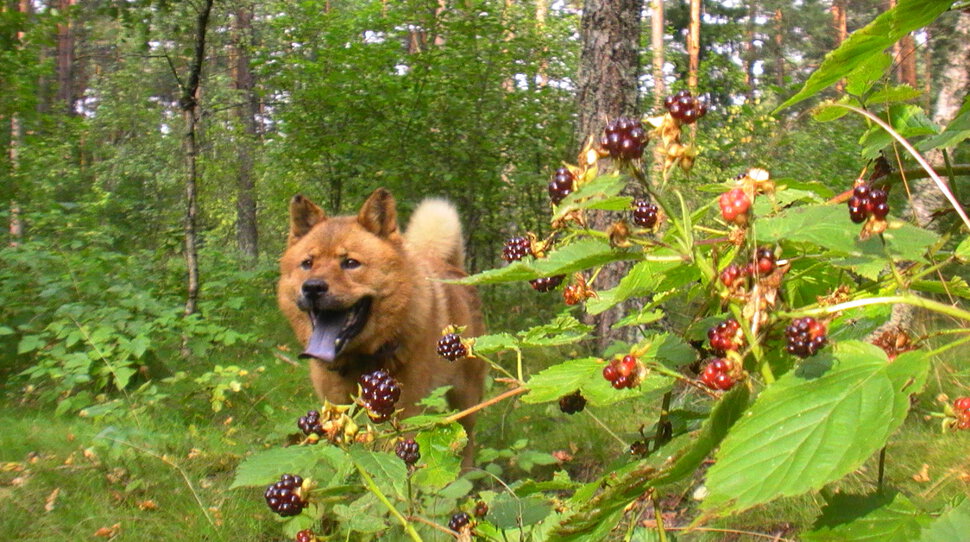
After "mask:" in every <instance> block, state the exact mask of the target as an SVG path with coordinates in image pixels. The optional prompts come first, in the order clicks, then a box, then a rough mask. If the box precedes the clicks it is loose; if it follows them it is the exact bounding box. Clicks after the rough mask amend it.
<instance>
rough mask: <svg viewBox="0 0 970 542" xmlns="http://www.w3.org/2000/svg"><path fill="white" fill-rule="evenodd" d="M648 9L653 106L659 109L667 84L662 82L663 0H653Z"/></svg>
mask: <svg viewBox="0 0 970 542" xmlns="http://www.w3.org/2000/svg"><path fill="white" fill-rule="evenodd" d="M652 4H653V5H652V7H651V10H650V49H651V51H650V52H651V54H652V55H653V107H654V109H657V110H658V111H659V110H660V106H661V105H663V101H664V95H665V94H666V93H667V85H666V84H665V83H664V0H653V2H652Z"/></svg>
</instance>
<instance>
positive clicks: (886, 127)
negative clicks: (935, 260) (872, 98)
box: [833, 103, 970, 228]
mask: <svg viewBox="0 0 970 542" xmlns="http://www.w3.org/2000/svg"><path fill="white" fill-rule="evenodd" d="M833 105H834V106H835V107H842V108H845V109H848V110H849V111H853V112H855V113H858V114H860V115H862V116H864V117H866V118H867V119H869V120H871V121H872V122H874V123H876V124H878V125H879V127H880V128H882V129H883V130H885V131H886V132H887V133H888V134H889V135H890V136H892V137H893V138H894V139H895V140H896V141H898V142H899V144H900V145H902V146H903V148H904V149H906V151H907V152H909V154H910V155H912V157H913V158H915V159H916V161H917V162H918V163H919V165H920V166H921V167H922V168H923V169H925V170H926V173H927V174H928V175H929V176H930V178H931V179H933V182H934V183H936V187H937V188H938V189H939V190H940V192H942V193H943V196H944V197H946V199H947V201H949V202H950V205H951V206H952V207H953V210H954V211H956V212H957V214H958V215H960V218H961V219H962V220H963V223H964V224H965V225H966V226H967V228H970V218H968V217H967V213H966V212H964V210H963V207H961V206H960V202H959V201H957V199H956V197H955V196H954V195H953V192H951V191H950V188H949V187H947V185H946V183H944V182H943V179H940V176H939V175H937V174H936V171H934V170H933V167H932V166H930V164H929V163H928V162H927V161H926V159H925V158H923V156H922V155H921V154H920V153H919V152H918V151H917V150H916V149H915V148H914V147H913V146H912V145H911V144H910V143H909V141H906V138H904V137H903V136H901V135H899V134H898V133H897V132H896V130H893V127H892V126H890V125H889V124H887V123H886V121H884V120H882V119H881V118H879V117H878V116H876V115H874V114H872V113H871V112H869V111H866V110H864V109H860V108H858V107H855V106H853V105H847V104H838V103H837V104H833Z"/></svg>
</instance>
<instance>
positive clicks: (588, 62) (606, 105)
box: [575, 0, 643, 347]
mask: <svg viewBox="0 0 970 542" xmlns="http://www.w3.org/2000/svg"><path fill="white" fill-rule="evenodd" d="M642 8H643V3H642V0H586V2H585V4H584V7H583V16H582V20H581V22H580V36H581V41H582V51H581V53H580V59H579V73H578V75H577V85H578V88H577V103H578V108H577V109H578V112H579V119H578V124H577V127H576V132H575V146H576V148H577V149H579V148H580V147H581V146H582V145H583V143H584V142H585V141H586V139H587V138H588V137H589V136H590V135H594V134H597V133H599V132H600V131H601V130H602V129H603V127H604V126H605V124H606V123H607V122H608V121H609V120H610V119H614V118H616V117H619V116H624V115H626V116H632V115H634V114H635V112H636V109H637V78H638V76H639V73H640V64H639V55H638V45H639V43H640V14H641V10H642ZM608 223H609V217H608V216H607V215H606V214H605V213H598V214H594V215H593V216H592V217H591V220H590V225H591V226H592V227H593V228H596V229H600V230H603V229H605V228H606V227H607V225H608ZM627 268H628V266H621V265H616V266H611V267H607V268H605V269H603V270H602V271H601V272H600V274H599V277H598V278H597V279H596V280H597V283H596V287H597V288H599V289H605V288H610V287H613V286H615V285H616V284H617V283H618V282H619V280H620V278H621V277H623V276H624V275H625V274H626V269H627ZM623 310H624V308H623V307H615V308H614V309H612V310H609V311H606V312H604V313H601V314H599V315H597V316H595V317H593V318H592V324H593V326H594V328H595V333H596V336H597V342H598V343H599V346H600V347H604V346H605V345H607V344H609V342H610V341H611V340H612V339H614V338H616V337H618V336H620V335H621V334H619V333H616V334H614V333H611V329H610V326H611V325H612V324H613V323H614V322H616V321H617V319H618V318H619V317H620V316H622V314H623Z"/></svg>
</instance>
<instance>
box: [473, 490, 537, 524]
mask: <svg viewBox="0 0 970 542" xmlns="http://www.w3.org/2000/svg"><path fill="white" fill-rule="evenodd" d="M551 511H552V505H550V504H549V502H548V501H547V500H546V499H544V498H542V497H539V496H536V495H531V496H528V497H523V498H518V497H516V496H515V495H511V494H509V493H502V494H501V495H499V496H497V497H495V499H493V500H492V504H491V505H490V506H489V509H488V520H489V521H490V522H491V523H492V524H493V525H495V526H496V527H498V528H499V529H514V528H516V527H519V526H520V525H534V524H536V523H539V522H540V521H542V520H544V519H546V516H548V515H549V512H551Z"/></svg>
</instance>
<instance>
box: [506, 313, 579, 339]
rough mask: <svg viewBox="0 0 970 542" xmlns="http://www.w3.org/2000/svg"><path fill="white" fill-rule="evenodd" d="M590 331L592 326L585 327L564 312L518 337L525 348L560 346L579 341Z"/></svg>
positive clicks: (521, 333)
mask: <svg viewBox="0 0 970 542" xmlns="http://www.w3.org/2000/svg"><path fill="white" fill-rule="evenodd" d="M592 330H593V326H590V325H586V324H584V323H582V322H580V321H579V320H577V319H576V318H575V317H573V316H572V315H571V314H569V313H568V312H564V313H562V314H560V315H559V316H557V317H556V318H555V320H553V321H552V322H550V323H548V324H543V325H539V326H535V327H533V328H531V329H528V330H525V331H523V332H520V333H519V337H520V339H521V340H522V344H523V345H525V346H560V345H564V344H572V343H574V342H577V341H581V340H583V339H585V338H587V337H588V335H589V332H590V331H592Z"/></svg>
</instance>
